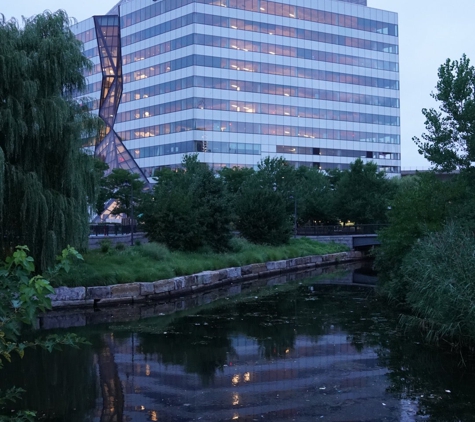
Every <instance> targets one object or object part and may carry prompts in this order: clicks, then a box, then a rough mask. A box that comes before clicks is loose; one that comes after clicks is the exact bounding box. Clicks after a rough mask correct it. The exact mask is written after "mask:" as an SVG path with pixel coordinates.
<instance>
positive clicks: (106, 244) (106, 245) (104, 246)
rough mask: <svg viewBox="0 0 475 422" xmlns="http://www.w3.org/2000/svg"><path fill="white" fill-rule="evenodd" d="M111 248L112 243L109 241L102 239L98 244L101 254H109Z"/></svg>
mask: <svg viewBox="0 0 475 422" xmlns="http://www.w3.org/2000/svg"><path fill="white" fill-rule="evenodd" d="M111 246H112V242H111V241H110V240H109V239H103V240H101V241H100V242H99V248H100V250H101V252H102V253H107V252H109V250H110V248H111Z"/></svg>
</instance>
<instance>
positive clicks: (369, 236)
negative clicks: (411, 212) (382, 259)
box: [297, 224, 387, 249]
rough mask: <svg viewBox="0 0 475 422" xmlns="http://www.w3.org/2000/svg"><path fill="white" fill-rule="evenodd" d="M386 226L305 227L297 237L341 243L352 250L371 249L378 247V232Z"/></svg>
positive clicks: (300, 228)
mask: <svg viewBox="0 0 475 422" xmlns="http://www.w3.org/2000/svg"><path fill="white" fill-rule="evenodd" d="M385 227H387V225H385V224H355V225H353V226H341V225H334V226H308V227H306V226H303V227H298V228H297V236H305V237H308V238H310V239H314V240H318V241H319V242H323V243H330V242H335V243H341V244H343V245H346V246H348V247H349V248H351V249H369V248H371V247H373V246H378V245H380V244H381V242H380V241H379V240H378V234H377V233H378V231H379V230H381V229H383V228H385Z"/></svg>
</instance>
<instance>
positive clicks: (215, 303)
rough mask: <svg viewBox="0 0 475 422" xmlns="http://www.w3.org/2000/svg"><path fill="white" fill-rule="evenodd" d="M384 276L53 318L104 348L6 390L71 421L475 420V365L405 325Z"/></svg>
mask: <svg viewBox="0 0 475 422" xmlns="http://www.w3.org/2000/svg"><path fill="white" fill-rule="evenodd" d="M371 280H372V274H371V273H370V272H368V271H367V270H366V269H364V268H363V269H357V270H356V273H355V272H354V268H352V267H344V268H341V267H340V268H334V269H326V270H325V271H324V274H320V275H317V274H305V276H296V275H290V276H287V279H286V280H284V279H282V278H275V279H272V280H266V281H259V283H258V284H259V285H256V284H254V285H251V284H246V285H244V286H242V285H241V286H231V287H228V288H223V289H219V290H216V291H212V292H207V293H205V294H202V295H197V296H195V297H194V298H188V299H177V300H175V301H173V302H169V303H161V304H153V305H141V306H137V305H136V306H122V307H120V308H115V309H104V310H99V311H95V312H90V313H86V314H81V313H79V314H78V313H62V314H52V317H51V318H49V319H45V320H43V321H42V325H43V327H44V328H48V326H49V327H54V326H56V327H61V326H65V325H66V326H67V325H84V326H82V327H69V328H67V331H69V332H71V331H72V332H75V333H77V334H78V335H81V336H83V337H85V338H86V339H87V340H88V341H89V342H90V345H85V346H81V347H80V349H72V348H65V349H64V350H63V351H61V352H53V353H48V352H46V351H44V350H30V351H28V352H27V353H26V356H25V358H24V359H23V360H21V361H20V360H19V359H15V361H14V362H13V363H12V364H6V365H5V367H4V369H3V370H2V371H1V372H0V389H2V390H4V389H5V388H6V387H9V386H13V385H16V386H19V387H22V388H24V389H25V390H26V393H25V394H24V395H23V400H22V401H21V402H20V403H18V404H17V406H16V407H15V406H14V408H20V407H21V408H29V409H36V410H38V412H39V413H38V414H39V415H40V416H41V417H42V418H43V420H48V421H58V422H59V421H68V422H69V421H72V422H85V421H97V422H99V421H101V422H104V421H109V422H113V421H115V422H125V421H128V422H139V421H140V422H141V421H161V422H164V421H169V422H185V421H246V422H247V421H272V422H275V421H301V422H307V421H317V420H318V421H348V422H349V421H403V422H406V421H423V420H424V421H426V420H430V421H472V420H475V404H474V403H475V371H474V370H473V365H472V363H471V361H470V360H467V359H466V360H465V362H464V363H465V364H462V362H461V357H460V356H457V355H454V354H450V353H447V352H444V351H443V350H442V349H440V348H439V349H437V348H434V347H429V346H427V345H425V344H424V342H423V341H422V338H421V337H420V335H419V334H414V333H413V334H409V333H402V332H401V331H400V330H399V329H398V326H397V318H398V314H397V313H396V312H394V310H391V309H390V308H389V307H388V305H387V304H386V303H384V302H383V301H381V300H380V299H379V298H378V297H377V296H375V294H374V289H373V288H372V287H370V286H367V285H365V283H370V282H371ZM233 289H234V290H233ZM78 321H82V323H79V322H78ZM63 332H65V328H56V329H49V330H46V329H45V330H44V331H43V332H42V334H49V333H57V334H61V333H63ZM35 334H38V332H36V333H35Z"/></svg>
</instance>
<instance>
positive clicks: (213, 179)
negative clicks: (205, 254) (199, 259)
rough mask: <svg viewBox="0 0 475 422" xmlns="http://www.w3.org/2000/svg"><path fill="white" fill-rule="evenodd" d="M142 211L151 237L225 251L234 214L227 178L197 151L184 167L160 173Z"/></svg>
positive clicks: (172, 244)
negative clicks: (228, 193)
mask: <svg viewBox="0 0 475 422" xmlns="http://www.w3.org/2000/svg"><path fill="white" fill-rule="evenodd" d="M141 212H142V214H143V217H142V221H143V222H144V225H145V230H146V232H147V234H148V236H149V238H150V239H151V240H153V241H157V242H163V243H165V244H167V246H169V247H170V248H171V249H178V250H186V251H194V250H197V249H199V248H202V247H209V248H211V249H213V250H215V251H222V250H226V249H227V248H228V246H229V245H228V244H229V240H230V237H231V232H230V222H231V214H230V207H229V202H228V197H227V195H226V193H225V186H224V181H223V180H222V179H221V178H219V177H217V176H216V175H215V174H214V172H213V171H212V170H211V169H210V168H209V167H208V166H207V165H206V164H204V163H200V162H199V161H198V156H197V155H185V156H184V158H183V169H180V170H177V171H176V172H174V171H171V170H169V169H165V170H162V171H161V172H159V173H158V177H157V184H156V185H155V186H154V190H153V193H152V195H149V196H147V197H146V200H145V201H144V204H143V206H142V207H141Z"/></svg>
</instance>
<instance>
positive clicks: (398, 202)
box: [375, 173, 459, 301]
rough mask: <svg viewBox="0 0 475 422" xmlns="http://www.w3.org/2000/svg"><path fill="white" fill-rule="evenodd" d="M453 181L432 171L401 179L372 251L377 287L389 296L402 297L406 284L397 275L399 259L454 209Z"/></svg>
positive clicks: (456, 194) (455, 185) (456, 192)
mask: <svg viewBox="0 0 475 422" xmlns="http://www.w3.org/2000/svg"><path fill="white" fill-rule="evenodd" d="M457 186H458V185H457V183H456V181H451V182H442V181H440V180H438V179H437V177H436V176H435V174H433V173H419V174H418V175H417V176H414V177H407V178H403V179H402V181H401V183H400V184H399V187H398V191H397V194H396V195H395V197H394V199H393V200H392V201H391V210H390V212H389V213H388V215H389V226H388V227H387V228H386V229H384V230H382V231H381V232H380V233H379V237H380V239H381V243H382V245H381V246H380V247H379V248H378V249H377V250H376V263H375V266H376V268H377V269H378V271H379V272H380V276H381V277H380V279H381V286H380V287H381V289H382V291H383V292H384V293H385V294H387V295H388V296H389V297H390V298H392V299H395V300H398V301H400V300H403V298H404V294H405V292H406V289H407V286H406V284H405V281H404V277H402V275H401V274H400V266H401V262H402V260H403V258H404V257H405V256H406V254H408V253H409V252H410V250H411V248H412V246H413V245H414V244H415V243H416V242H417V241H418V240H419V239H421V238H422V237H424V236H425V235H426V234H427V233H430V232H436V231H439V230H441V229H442V227H443V224H444V222H445V221H446V219H447V218H448V216H449V215H450V214H451V213H452V212H453V210H455V209H456V201H457V197H458V195H459V194H458V192H459V189H458V187H457Z"/></svg>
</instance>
